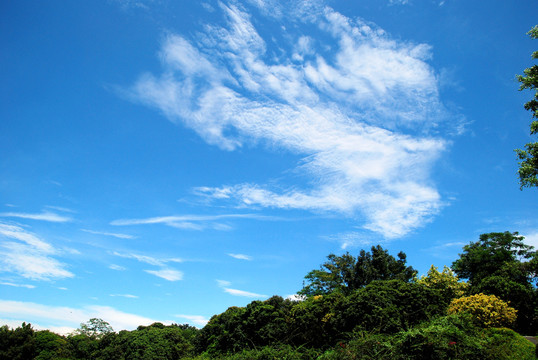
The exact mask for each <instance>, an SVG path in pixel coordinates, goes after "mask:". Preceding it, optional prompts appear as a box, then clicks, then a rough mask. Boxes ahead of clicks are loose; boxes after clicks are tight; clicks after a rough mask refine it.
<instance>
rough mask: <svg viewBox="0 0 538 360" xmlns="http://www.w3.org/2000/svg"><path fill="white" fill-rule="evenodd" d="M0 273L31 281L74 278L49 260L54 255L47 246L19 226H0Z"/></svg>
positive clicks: (54, 252) (56, 262) (53, 259)
mask: <svg viewBox="0 0 538 360" xmlns="http://www.w3.org/2000/svg"><path fill="white" fill-rule="evenodd" d="M0 237H1V238H4V239H5V240H4V241H3V242H2V243H1V244H0V271H6V272H11V273H15V274H17V275H20V276H22V277H24V278H28V279H32V280H52V279H61V278H66V277H73V276H74V274H73V273H71V272H69V271H68V270H66V269H65V267H66V265H65V264H63V263H61V262H59V261H58V260H56V259H55V258H53V257H52V256H53V255H55V254H56V253H57V251H56V249H54V248H53V247H52V245H50V244H49V243H47V242H45V241H43V240H41V239H39V238H38V237H37V236H36V235H34V234H32V233H30V232H28V231H27V230H25V229H23V228H22V227H20V226H16V225H11V224H5V223H0Z"/></svg>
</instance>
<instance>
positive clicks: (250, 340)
mask: <svg viewBox="0 0 538 360" xmlns="http://www.w3.org/2000/svg"><path fill="white" fill-rule="evenodd" d="M523 240H524V239H523V237H522V236H520V235H519V234H518V233H510V232H504V233H489V234H483V235H481V236H480V239H479V240H478V241H477V242H472V243H470V244H469V245H466V246H465V247H464V248H463V252H462V254H460V257H459V259H457V260H456V261H455V262H454V263H453V264H452V266H451V268H448V267H445V268H444V269H443V270H442V271H439V270H438V269H437V268H435V267H433V266H432V267H431V268H430V270H429V271H428V273H427V274H426V275H424V276H422V277H420V278H419V277H417V271H416V270H415V269H413V268H412V267H411V266H408V265H407V263H406V256H405V254H404V253H399V254H398V255H397V257H394V256H392V255H390V254H389V252H388V251H387V250H385V249H383V248H382V247H381V246H379V245H378V246H373V247H372V248H371V250H370V251H368V252H367V251H364V250H362V251H361V252H360V253H359V255H358V256H356V257H355V256H353V255H351V254H349V253H346V254H343V255H340V256H337V255H334V254H331V255H329V256H328V258H327V261H326V262H325V263H323V264H322V265H321V266H320V268H319V269H317V270H312V271H311V272H309V273H308V274H307V275H306V276H305V284H304V286H303V289H302V290H300V291H299V294H300V295H301V296H302V300H299V301H297V300H290V299H284V298H282V297H280V296H273V297H271V298H270V299H268V300H265V301H253V302H251V303H250V304H248V305H247V306H245V307H230V308H229V309H227V310H226V311H225V312H223V313H221V314H219V315H215V316H213V317H212V318H211V320H210V321H209V323H208V324H207V325H206V326H205V327H204V328H202V329H200V330H198V329H196V328H194V327H191V326H188V325H171V326H165V325H163V324H160V323H155V324H153V325H151V326H140V327H138V329H136V330H134V331H120V332H119V333H115V332H114V331H113V330H112V328H111V327H110V326H109V325H108V324H107V323H106V322H104V321H103V320H100V319H91V320H90V321H89V322H88V323H84V324H81V327H80V329H78V330H77V331H76V332H74V333H73V334H71V335H69V336H66V337H64V336H60V335H57V334H54V333H51V332H50V331H34V330H33V329H32V328H31V326H30V325H28V324H23V325H22V327H19V328H17V329H8V328H7V326H4V327H2V328H0V360H2V359H34V358H35V359H182V358H183V359H186V358H191V359H209V358H226V359H285V358H287V359H535V346H534V345H533V344H532V343H530V342H529V341H527V340H526V339H524V338H523V337H522V336H520V335H519V334H518V332H519V333H525V334H531V335H538V290H537V288H536V281H537V279H538V252H537V251H534V249H533V248H532V247H531V246H529V245H526V244H525V243H524V242H523ZM458 276H459V278H458ZM460 278H462V279H466V280H467V281H461V280H460ZM511 329H513V330H511ZM514 330H515V331H514Z"/></svg>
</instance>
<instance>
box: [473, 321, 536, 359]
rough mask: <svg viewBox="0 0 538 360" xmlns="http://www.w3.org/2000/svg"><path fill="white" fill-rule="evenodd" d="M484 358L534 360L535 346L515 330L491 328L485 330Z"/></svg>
mask: <svg viewBox="0 0 538 360" xmlns="http://www.w3.org/2000/svg"><path fill="white" fill-rule="evenodd" d="M483 336H484V338H485V341H484V358H485V359H500V360H512V359H513V360H534V359H536V357H535V354H534V350H535V346H534V345H533V344H532V343H531V342H530V341H528V340H527V339H525V338H524V337H523V336H521V335H519V334H518V333H516V332H515V331H513V330H511V329H506V328H489V329H485V330H484V331H483Z"/></svg>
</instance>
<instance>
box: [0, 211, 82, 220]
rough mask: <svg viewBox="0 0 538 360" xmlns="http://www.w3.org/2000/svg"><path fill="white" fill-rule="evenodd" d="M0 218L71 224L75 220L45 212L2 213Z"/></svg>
mask: <svg viewBox="0 0 538 360" xmlns="http://www.w3.org/2000/svg"><path fill="white" fill-rule="evenodd" d="M0 216H4V217H15V218H21V219H30V220H41V221H49V222H69V221H72V220H73V219H72V218H70V217H67V216H62V215H58V214H56V213H53V212H49V211H44V212H42V213H40V214H30V213H19V212H5V213H0Z"/></svg>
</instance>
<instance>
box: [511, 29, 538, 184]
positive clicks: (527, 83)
mask: <svg viewBox="0 0 538 360" xmlns="http://www.w3.org/2000/svg"><path fill="white" fill-rule="evenodd" d="M528 34H529V35H530V37H531V38H532V39H538V25H536V26H534V27H533V28H532V29H531V30H530V31H529V32H528ZM532 58H533V59H538V51H534V52H533V53H532ZM523 73H524V74H525V75H518V76H517V79H518V81H519V82H520V83H521V86H520V88H519V90H525V89H529V90H534V91H535V93H534V99H532V100H530V101H528V102H527V103H525V110H529V111H531V112H532V117H533V118H535V119H538V65H534V66H531V67H530V68H527V69H525V70H524V71H523ZM530 133H531V135H536V134H538V120H534V121H532V122H531V132H530ZM515 151H516V153H517V156H518V158H519V159H520V160H521V161H520V162H519V170H518V173H519V184H520V188H523V187H532V186H536V187H538V142H530V143H528V144H526V145H525V149H524V150H522V149H516V150H515Z"/></svg>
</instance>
